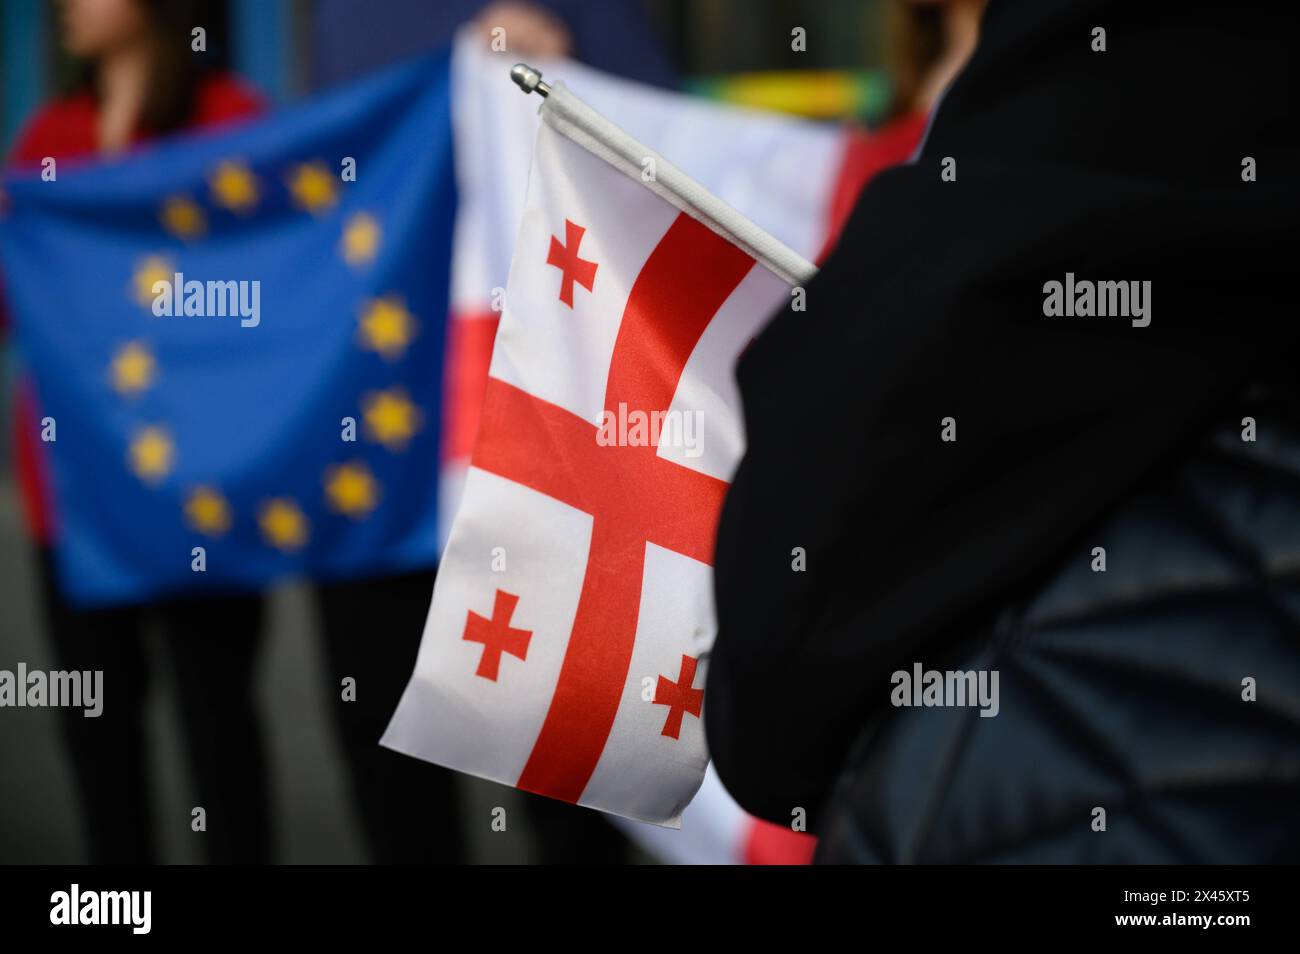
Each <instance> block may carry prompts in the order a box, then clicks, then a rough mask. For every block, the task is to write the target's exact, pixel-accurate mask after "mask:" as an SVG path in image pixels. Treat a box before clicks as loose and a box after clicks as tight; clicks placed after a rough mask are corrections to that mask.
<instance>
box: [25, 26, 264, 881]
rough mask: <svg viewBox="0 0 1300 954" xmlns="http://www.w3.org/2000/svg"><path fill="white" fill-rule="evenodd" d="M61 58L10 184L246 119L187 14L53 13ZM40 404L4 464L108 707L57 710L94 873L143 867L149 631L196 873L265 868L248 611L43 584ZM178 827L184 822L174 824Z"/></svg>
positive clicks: (70, 642)
mask: <svg viewBox="0 0 1300 954" xmlns="http://www.w3.org/2000/svg"><path fill="white" fill-rule="evenodd" d="M57 8H58V12H59V17H60V25H61V28H62V38H63V45H64V48H65V49H66V51H67V52H68V53H70V54H71V55H72V56H74V57H76V59H77V60H78V61H79V65H80V72H79V76H78V81H77V84H76V87H75V89H73V90H72V91H71V92H70V93H69V94H68V95H66V96H62V97H60V98H57V99H54V100H52V101H51V102H49V103H48V104H46V105H45V106H44V107H42V108H41V109H40V110H39V111H38V112H37V113H36V115H35V116H33V117H32V119H31V120H30V121H29V122H28V123H27V125H26V127H25V129H23V131H22V132H21V134H20V135H19V137H18V139H17V143H16V146H15V148H14V150H13V154H12V156H11V157H10V162H11V166H12V168H14V169H26V168H31V167H39V165H40V164H41V162H42V160H43V159H44V158H45V157H47V156H48V157H53V158H54V159H55V160H57V161H58V162H59V163H60V164H61V163H63V162H65V161H69V160H82V159H85V160H91V159H95V158H97V157H105V156H115V155H120V154H122V153H125V152H127V151H128V150H130V149H133V148H135V147H137V146H140V145H142V144H144V143H147V142H149V141H150V140H152V139H154V138H157V137H160V136H167V135H172V134H175V133H180V132H183V131H186V130H194V129H201V128H209V127H213V126H218V125H222V124H226V123H231V122H235V121H238V120H241V119H247V118H249V117H252V116H255V115H257V114H258V113H259V112H260V111H261V109H262V105H261V100H260V99H259V97H258V96H257V94H256V93H255V92H253V91H252V90H251V89H249V88H248V87H246V86H244V85H243V84H242V83H241V82H239V81H238V80H236V79H235V78H234V77H233V76H231V75H229V74H227V73H223V72H214V71H210V70H207V69H205V68H204V66H203V63H202V60H201V58H200V57H198V56H196V55H195V54H193V53H192V52H191V47H190V44H191V36H190V31H191V29H193V27H194V26H195V25H196V24H200V23H205V22H208V21H207V19H205V16H204V14H205V12H206V11H207V5H205V4H203V3H200V2H196V0H59V2H58V4H57ZM2 309H3V301H2V298H0V310H2ZM39 407H40V398H39V395H38V394H37V393H36V391H35V388H34V387H33V385H32V382H31V381H29V380H23V381H20V382H19V393H18V395H17V399H16V401H15V416H16V420H15V422H14V427H13V439H14V443H15V447H14V454H13V458H14V461H15V466H16V469H17V478H18V485H19V488H20V493H21V498H22V503H23V511H24V517H25V525H26V528H27V531H28V534H29V535H30V538H31V541H32V544H33V547H34V549H35V555H36V565H37V576H38V580H39V586H40V590H41V603H42V607H43V615H44V621H45V626H46V627H47V630H48V636H49V639H50V640H51V642H52V644H53V648H54V652H55V658H56V660H57V662H58V665H59V667H60V668H61V669H65V670H102V671H103V673H104V685H105V691H106V694H107V697H108V702H107V704H106V705H105V706H104V710H103V713H102V714H101V715H100V716H99V717H98V718H94V719H87V718H83V717H82V715H81V711H80V710H78V709H73V708H66V707H65V708H62V709H61V710H60V715H61V717H62V726H63V732H64V738H65V740H66V744H67V747H68V752H69V754H70V757H71V762H72V767H73V772H74V777H75V783H76V790H77V795H78V800H79V803H80V809H81V814H82V818H83V821H84V825H85V835H86V838H87V841H88V844H89V855H90V860H91V861H92V862H93V863H117V864H121V863H128V864H149V863H153V862H156V861H157V860H158V857H157V848H156V845H155V838H154V828H155V818H154V812H153V804H152V797H151V792H152V788H151V783H150V775H149V764H150V758H149V751H148V746H147V745H146V742H145V727H144V713H145V706H146V702H147V697H148V692H149V686H150V671H151V669H153V667H154V666H155V665H157V664H158V662H159V660H157V659H155V658H152V653H151V652H150V646H151V644H150V643H148V641H147V639H146V632H147V629H148V628H149V626H150V625H151V624H156V625H157V626H158V628H159V630H160V631H161V635H162V643H161V644H162V646H163V647H164V649H165V653H166V656H167V657H168V659H169V661H170V664H171V666H172V669H173V671H174V674H175V681H176V687H177V693H176V697H177V701H178V703H179V705H180V709H181V713H180V714H181V723H182V729H183V738H184V740H185V743H186V747H187V749H188V756H189V763H190V768H191V770H192V773H193V777H194V784H195V794H196V802H197V804H199V805H202V806H203V807H204V809H205V810H206V812H207V823H208V826H209V827H208V834H207V837H205V838H204V840H203V844H204V846H205V850H206V853H207V858H208V860H209V861H210V862H214V863H226V862H242V863H258V862H265V861H267V860H269V856H270V815H269V811H270V809H269V791H268V782H267V771H266V764H265V756H264V750H263V742H262V735H261V730H260V726H259V722H258V717H257V713H256V711H255V706H254V699H253V682H254V680H253V676H254V670H255V665H256V661H257V657H258V652H259V648H260V646H261V642H262V633H263V618H264V610H263V598H262V596H261V595H249V594H238V595H236V594H230V595H221V596H205V597H202V598H176V599H172V600H167V601H165V602H158V603H153V604H150V605H135V606H123V607H114V608H109V609H81V608H78V607H76V606H73V605H71V604H70V603H69V602H68V600H67V599H66V598H65V597H64V594H63V592H62V590H61V588H60V586H59V581H58V578H57V575H56V573H55V570H54V561H53V550H52V544H53V542H54V540H55V538H56V536H57V534H58V532H59V527H58V521H57V508H56V504H55V502H54V501H52V500H51V494H50V484H49V477H48V472H47V470H46V463H45V460H44V456H43V447H42V444H41V440H40V425H39V423H38V422H39V421H40V418H41V415H40V411H39ZM173 824H175V825H178V826H179V825H184V826H186V830H188V826H189V815H188V812H187V813H186V815H185V816H184V817H182V818H178V819H175V820H174V821H173Z"/></svg>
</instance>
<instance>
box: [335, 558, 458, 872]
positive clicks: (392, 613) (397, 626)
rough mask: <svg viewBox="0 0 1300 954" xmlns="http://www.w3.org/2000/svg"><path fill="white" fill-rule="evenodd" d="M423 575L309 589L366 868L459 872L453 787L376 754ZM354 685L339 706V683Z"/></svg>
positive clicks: (436, 770) (435, 769)
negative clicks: (448, 867) (433, 867)
mask: <svg viewBox="0 0 1300 954" xmlns="http://www.w3.org/2000/svg"><path fill="white" fill-rule="evenodd" d="M433 577H434V571H433V570H420V571H416V572H413V573H405V574H400V575H394V576H383V577H375V578H372V579H365V580H346V581H342V582H337V583H322V584H320V585H318V586H317V587H316V603H317V608H318V610H319V615H320V628H321V632H322V634H323V636H324V639H325V657H326V663H327V666H328V668H329V673H330V680H331V684H330V686H329V687H328V693H327V696H326V705H327V706H329V708H330V710H331V711H332V712H333V713H334V720H335V725H336V726H337V729H338V733H339V740H340V742H341V743H342V746H343V756H344V759H345V761H346V763H347V767H348V771H349V775H350V776H351V786H352V792H353V797H354V800H355V802H356V806H357V810H358V812H359V814H360V816H361V824H362V827H363V829H364V830H365V834H366V844H367V846H368V848H369V850H370V855H371V859H372V860H373V861H375V862H377V863H379V864H463V863H464V862H465V861H466V859H467V839H466V838H465V831H464V826H463V825H462V823H461V820H460V814H461V812H460V805H459V802H458V797H459V796H458V790H457V787H456V782H455V777H454V775H453V773H452V772H450V771H449V770H447V769H445V768H442V767H441V766H437V765H431V764H429V763H428V762H422V761H420V760H419V759H413V758H411V757H410V756H407V755H401V754H399V753H397V752H394V751H392V750H391V749H386V748H384V747H382V746H381V745H380V744H379V737H380V736H381V735H383V734H384V729H385V728H387V726H388V720H389V719H390V718H391V717H392V715H393V710H394V709H396V708H397V702H398V700H399V699H400V698H401V696H402V690H403V689H405V688H406V681H407V679H409V678H410V675H411V671H412V670H413V669H414V668H415V656H416V653H417V652H418V651H419V648H420V637H421V635H422V634H423V632H424V619H425V616H426V615H427V614H428V612H429V600H430V598H431V597H432V595H433ZM349 677H350V678H352V679H353V680H355V687H356V699H355V701H351V702H348V701H344V699H343V680H344V679H346V678H349Z"/></svg>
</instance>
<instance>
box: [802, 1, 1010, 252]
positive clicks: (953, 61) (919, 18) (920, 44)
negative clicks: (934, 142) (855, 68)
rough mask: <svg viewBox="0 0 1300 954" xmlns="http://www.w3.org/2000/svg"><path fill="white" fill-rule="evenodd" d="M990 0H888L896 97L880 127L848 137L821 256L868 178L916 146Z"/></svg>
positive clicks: (902, 158)
mask: <svg viewBox="0 0 1300 954" xmlns="http://www.w3.org/2000/svg"><path fill="white" fill-rule="evenodd" d="M986 2H987V0H890V2H889V7H888V17H887V20H886V23H887V30H888V34H887V38H886V40H887V41H886V46H887V49H886V59H887V64H888V69H889V78H890V83H891V85H892V87H893V102H892V105H891V106H890V109H889V113H888V115H887V116H886V118H885V121H884V122H883V123H882V124H881V125H880V127H879V128H877V129H873V130H871V131H870V132H869V133H862V132H857V133H854V134H852V135H851V137H850V139H849V142H848V149H847V151H846V153H845V157H844V170H843V173H842V177H841V180H840V183H839V186H838V188H837V190H836V193H835V195H834V196H833V198H832V207H831V231H830V238H829V239H828V241H827V243H826V248H825V249H824V250H823V252H822V254H821V255H820V256H819V258H824V257H825V256H826V254H828V253H829V251H830V249H831V248H833V247H834V245H835V242H836V241H838V239H839V235H840V231H841V229H843V228H844V223H845V222H847V221H848V218H849V214H850V213H851V212H852V211H853V206H854V205H855V204H856V203H857V200H858V195H859V194H860V193H861V192H862V190H863V189H864V188H866V186H867V183H868V182H870V181H871V180H872V179H873V178H875V176H876V175H878V174H879V173H881V172H883V171H884V170H886V169H888V168H889V167H891V166H896V165H899V164H900V163H903V162H906V161H907V160H908V159H910V158H911V157H912V154H913V153H915V152H916V149H917V147H918V146H919V145H920V144H921V137H922V136H923V135H924V134H925V127H926V124H927V123H929V121H930V113H931V111H932V110H933V109H934V106H935V103H936V102H937V101H938V99H939V97H940V96H941V95H942V94H943V91H944V90H945V89H947V88H948V85H949V84H950V83H951V82H952V81H953V79H954V78H955V77H956V76H957V74H958V73H959V72H961V68H962V67H963V66H965V65H966V61H967V60H969V59H970V56H971V54H972V53H974V52H975V44H976V43H977V42H978V40H979V27H980V16H981V15H982V14H983V12H984V5H985V3H986Z"/></svg>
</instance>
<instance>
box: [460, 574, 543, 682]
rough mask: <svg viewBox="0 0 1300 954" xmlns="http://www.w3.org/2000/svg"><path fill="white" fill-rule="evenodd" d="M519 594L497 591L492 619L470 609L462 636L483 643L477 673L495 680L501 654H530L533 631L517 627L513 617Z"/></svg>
mask: <svg viewBox="0 0 1300 954" xmlns="http://www.w3.org/2000/svg"><path fill="white" fill-rule="evenodd" d="M518 603H519V597H518V596H516V595H515V594H513V593H507V592H506V591H505V590H497V596H496V602H494V603H493V604H492V618H491V619H485V618H484V617H482V616H479V615H478V613H475V612H474V611H473V610H470V611H469V615H468V616H467V617H466V619H465V633H464V635H463V636H462V637H461V638H462V639H467V640H469V641H470V642H471V643H482V644H483V655H482V656H480V657H479V661H478V670H477V675H480V676H482V677H483V678H484V679H491V680H492V681H493V682H496V678H497V674H498V673H499V672H500V670H501V654H502V653H509V654H510V655H511V656H514V657H516V658H517V659H525V658H527V656H528V641H529V640H531V639H532V638H533V633H532V630H528V629H514V628H512V627H511V625H510V617H512V616H514V615H515V606H517V605H518Z"/></svg>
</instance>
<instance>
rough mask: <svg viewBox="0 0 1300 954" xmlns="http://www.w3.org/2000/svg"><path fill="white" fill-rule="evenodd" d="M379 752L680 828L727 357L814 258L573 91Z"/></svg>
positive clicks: (700, 737) (551, 128)
mask: <svg viewBox="0 0 1300 954" xmlns="http://www.w3.org/2000/svg"><path fill="white" fill-rule="evenodd" d="M541 116H542V124H541V126H540V127H539V130H538V133H537V138H536V142H535V147H534V153H533V162H532V167H531V171H530V176H529V181H528V189H527V198H526V201H525V207H524V213H523V218H522V221H521V223H520V228H519V233H518V237H517V240H516V243H515V252H514V259H513V263H512V265H511V269H510V278H509V281H508V284H507V286H506V295H505V308H504V311H503V313H502V318H501V324H500V328H499V330H498V332H497V335H496V346H495V349H494V351H493V354H492V362H491V367H490V372H489V379H488V383H487V388H486V394H485V397H484V401H483V409H482V418H481V423H480V425H479V429H478V435H477V439H476V441H475V443H474V450H473V455H472V457H471V460H470V467H469V471H468V474H467V477H466V482H465V488H464V496H463V500H462V502H461V505H460V508H459V510H458V512H457V516H456V518H455V521H454V523H453V525H452V529H451V535H450V539H449V541H448V545H447V549H446V551H445V554H444V557H443V562H442V565H441V568H440V571H439V575H438V581H437V585H436V587H435V590H434V597H433V604H432V606H431V607H430V611H429V619H428V622H427V625H426V628H425V633H424V639H423V643H422V645H421V648H420V654H419V657H418V659H417V662H416V668H415V672H414V674H413V676H412V678H411V681H410V683H409V685H408V686H407V689H406V692H405V694H404V695H403V697H402V700H401V702H400V703H399V705H398V708H397V711H396V712H395V714H394V716H393V719H392V722H391V724H390V725H389V727H388V731H387V732H386V733H385V735H384V738H383V739H382V744H384V745H386V746H388V747H389V748H393V749H396V750H398V751H401V752H405V753H407V754H409V755H414V756H417V757H419V758H422V759H426V760H428V761H432V762H437V763H440V764H442V765H446V766H448V767H450V768H454V769H457V770H460V771H464V772H468V773H471V774H474V775H479V776H482V777H485V778H489V779H492V780H494V781H498V782H504V783H507V784H510V785H514V786H517V787H519V788H521V789H525V790H527V791H531V792H536V793H539V794H543V795H548V796H551V797H554V798H559V799H563V800H565V801H569V802H576V803H578V804H582V805H587V806H590V807H592V808H597V809H600V810H603V811H607V812H612V813H615V814H618V815H623V816H626V817H629V818H635V819H640V820H643V821H651V822H656V823H659V824H663V825H669V826H676V825H678V824H679V816H680V815H681V812H682V810H683V809H684V808H685V807H686V805H687V803H688V802H689V801H690V800H691V797H692V796H693V795H694V793H695V791H696V789H697V788H698V787H699V785H700V782H701V779H702V777H703V775H704V771H705V767H706V765H707V763H708V754H707V752H706V750H705V741H704V733H703V728H702V725H701V717H702V716H703V713H704V708H705V700H704V690H703V686H704V683H705V674H706V670H707V666H708V654H709V650H710V647H711V645H712V642H713V637H714V632H715V621H714V612H713V605H712V585H711V572H712V570H711V566H712V560H713V543H714V531H715V528H716V523H717V519H718V513H719V510H720V508H721V505H722V499H723V495H724V493H725V492H726V488H727V481H728V479H729V478H730V476H731V474H732V472H733V470H734V468H735V466H736V464H737V462H738V460H739V458H740V455H741V452H742V446H743V444H742V439H743V431H742V426H741V413H740V403H739V395H738V394H737V391H736V388H735V386H734V383H733V381H732V367H733V365H734V363H735V360H736V358H737V356H738V355H739V353H740V351H741V349H742V348H743V347H744V346H745V344H746V343H747V342H748V341H749V340H750V339H751V338H752V337H753V336H754V334H755V333H756V332H757V330H758V329H759V327H760V326H761V325H762V323H763V322H764V321H765V320H766V319H767V318H768V317H769V315H771V313H772V312H773V311H774V310H775V309H776V308H778V307H779V306H780V305H782V304H783V303H784V302H786V301H787V300H789V297H790V294H791V287H792V286H793V285H796V284H799V283H801V282H803V281H805V280H807V278H808V277H810V276H811V275H812V273H813V267H812V266H811V264H809V263H808V262H807V261H806V260H805V259H803V258H802V257H801V256H799V255H798V254H796V253H795V252H793V251H791V250H790V249H789V248H788V247H786V246H785V245H783V244H782V243H781V242H779V241H777V240H776V239H774V238H773V237H772V236H770V235H769V234H767V233H766V232H764V231H763V230H762V229H760V228H758V227H757V226H756V225H754V224H753V223H752V222H750V221H749V220H747V219H745V218H744V217H743V216H741V215H740V214H739V213H737V212H736V211H735V210H734V209H732V208H730V207H729V206H727V205H725V204H724V203H722V202H721V201H720V200H718V199H717V198H715V197H714V196H713V195H711V194H710V193H708V192H707V191H705V190H704V189H703V188H702V187H701V186H699V185H698V184H697V183H695V182H694V181H693V180H691V179H689V178H688V177H687V176H685V175H684V174H683V173H681V172H680V171H679V170H677V169H676V168H675V167H673V166H672V165H671V164H669V163H668V162H667V161H666V160H664V159H663V158H662V157H660V156H658V155H657V154H655V153H653V152H652V151H651V150H649V149H647V148H645V147H644V146H642V145H641V144H639V143H638V142H636V141H635V140H633V139H632V138H631V137H629V136H627V135H626V134H625V133H623V132H622V131H621V130H619V129H618V128H617V127H615V126H613V125H612V124H611V123H609V122H608V121H606V120H605V119H603V118H602V117H600V116H599V115H598V114H596V113H594V112H593V111H592V110H591V109H590V108H588V107H587V106H586V105H585V104H583V103H582V102H581V101H579V100H577V99H576V98H575V97H574V96H573V95H572V94H571V93H569V91H568V90H567V89H566V88H565V87H564V86H563V85H562V84H557V85H556V86H555V87H554V88H553V90H552V92H551V94H550V96H549V97H548V98H547V99H546V100H545V102H544V104H543V106H542V109H541Z"/></svg>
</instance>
